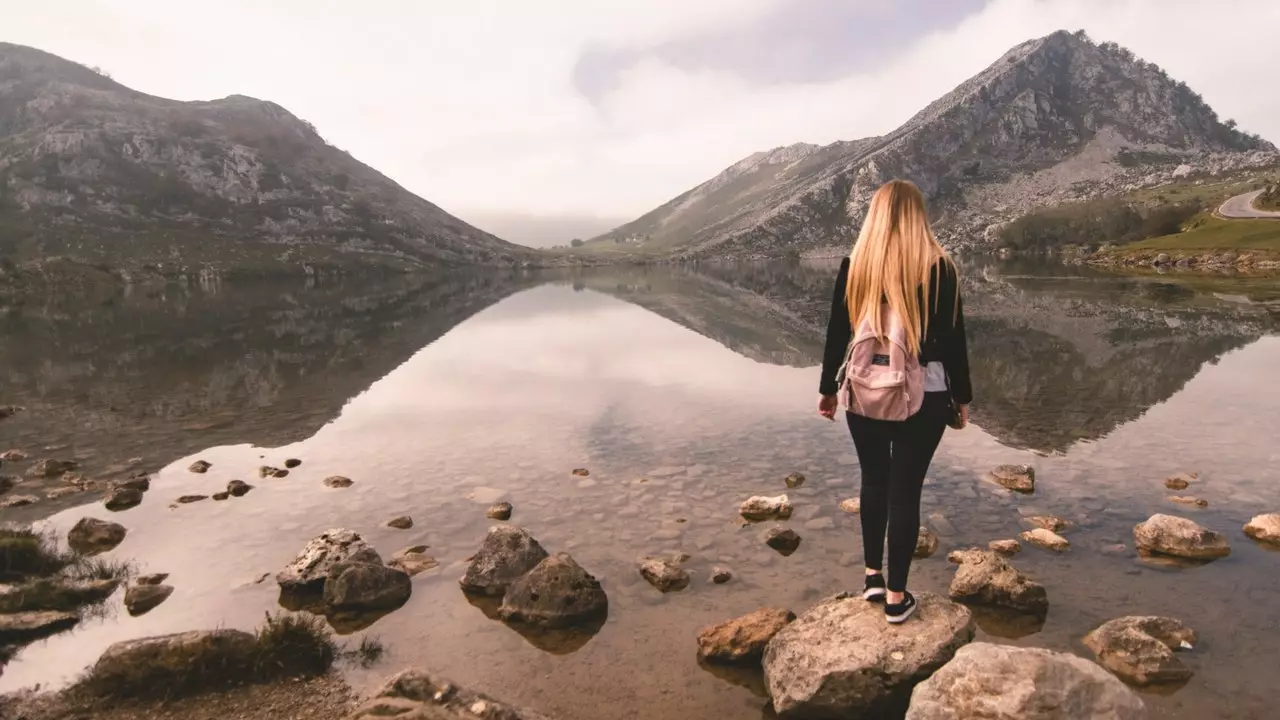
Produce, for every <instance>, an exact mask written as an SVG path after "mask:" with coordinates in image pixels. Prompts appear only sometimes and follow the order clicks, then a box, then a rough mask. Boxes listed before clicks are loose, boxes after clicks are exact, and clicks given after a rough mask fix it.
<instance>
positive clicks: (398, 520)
mask: <svg viewBox="0 0 1280 720" xmlns="http://www.w3.org/2000/svg"><path fill="white" fill-rule="evenodd" d="M387 527H391V528H395V529H396V530H408V529H409V528H411V527H413V518H411V517H409V516H408V515H401V516H400V517H395V518H391V519H390V520H388V521H387Z"/></svg>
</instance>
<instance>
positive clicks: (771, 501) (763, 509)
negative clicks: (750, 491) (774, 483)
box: [738, 495, 792, 522]
mask: <svg viewBox="0 0 1280 720" xmlns="http://www.w3.org/2000/svg"><path fill="white" fill-rule="evenodd" d="M791 510H792V508H791V501H790V500H788V499H787V496H786V495H778V496H776V497H766V496H764V495H753V496H751V497H749V498H747V499H746V500H744V501H743V502H742V507H740V508H739V509H738V513H739V514H741V515H742V517H744V518H746V519H747V520H751V521H752V522H760V521H762V520H774V519H778V520H786V519H787V518H789V517H791Z"/></svg>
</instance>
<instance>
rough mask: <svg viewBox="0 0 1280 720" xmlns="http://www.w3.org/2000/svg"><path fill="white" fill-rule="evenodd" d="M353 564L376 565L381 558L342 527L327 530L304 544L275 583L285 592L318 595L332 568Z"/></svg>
mask: <svg viewBox="0 0 1280 720" xmlns="http://www.w3.org/2000/svg"><path fill="white" fill-rule="evenodd" d="M353 562H354V563H375V564H379V565H380V564H382V558H381V557H379V555H378V552H377V551H376V550H374V549H373V548H372V547H370V546H369V544H368V543H367V542H365V540H364V538H362V537H360V534H359V533H357V532H353V531H351V530H347V529H345V528H336V529H333V530H328V531H326V532H325V533H323V534H322V535H320V536H319V537H316V538H314V539H312V540H311V541H310V542H308V543H307V544H306V547H304V548H302V552H300V553H298V557H297V558H295V559H294V561H293V562H292V563H289V566H288V567H286V568H285V569H284V570H281V571H280V572H279V573H276V582H277V583H279V584H280V589H281V590H285V591H287V592H295V593H297V592H313V593H318V592H322V591H323V590H324V584H325V580H326V579H327V578H328V577H329V571H330V570H332V569H333V566H334V565H337V564H338V563H353Z"/></svg>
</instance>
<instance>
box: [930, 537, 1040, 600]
mask: <svg viewBox="0 0 1280 720" xmlns="http://www.w3.org/2000/svg"><path fill="white" fill-rule="evenodd" d="M947 560H949V561H951V562H953V563H956V564H957V565H959V566H960V567H959V568H957V569H956V574H955V577H953V578H952V579H951V588H950V590H949V591H948V592H949V594H950V596H951V599H952V600H957V601H959V602H963V603H971V604H975V605H988V606H992V607H1001V608H1008V609H1010V610H1017V611H1019V612H1025V613H1031V614H1036V615H1041V614H1044V613H1046V612H1048V610H1049V596H1048V593H1046V592H1045V589H1044V586H1043V585H1041V584H1040V583H1037V582H1034V581H1032V580H1031V579H1029V578H1027V576H1025V575H1023V574H1022V573H1021V572H1019V571H1018V570H1017V568H1015V567H1013V566H1012V565H1010V564H1009V563H1008V562H1007V561H1006V560H1005V559H1004V558H1002V557H1000V556H999V555H997V554H996V553H994V552H991V551H989V550H979V549H977V548H974V549H971V550H956V551H955V552H952V553H951V554H950V555H948V556H947Z"/></svg>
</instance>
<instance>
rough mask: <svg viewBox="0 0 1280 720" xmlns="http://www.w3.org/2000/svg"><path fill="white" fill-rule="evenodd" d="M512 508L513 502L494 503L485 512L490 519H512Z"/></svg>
mask: <svg viewBox="0 0 1280 720" xmlns="http://www.w3.org/2000/svg"><path fill="white" fill-rule="evenodd" d="M512 509H513V508H512V507H511V503H509V502H500V503H494V504H493V505H490V506H489V509H488V510H487V511H486V512H485V517H488V518H489V519H490V520H503V521H506V520H510V519H511V511H512Z"/></svg>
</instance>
